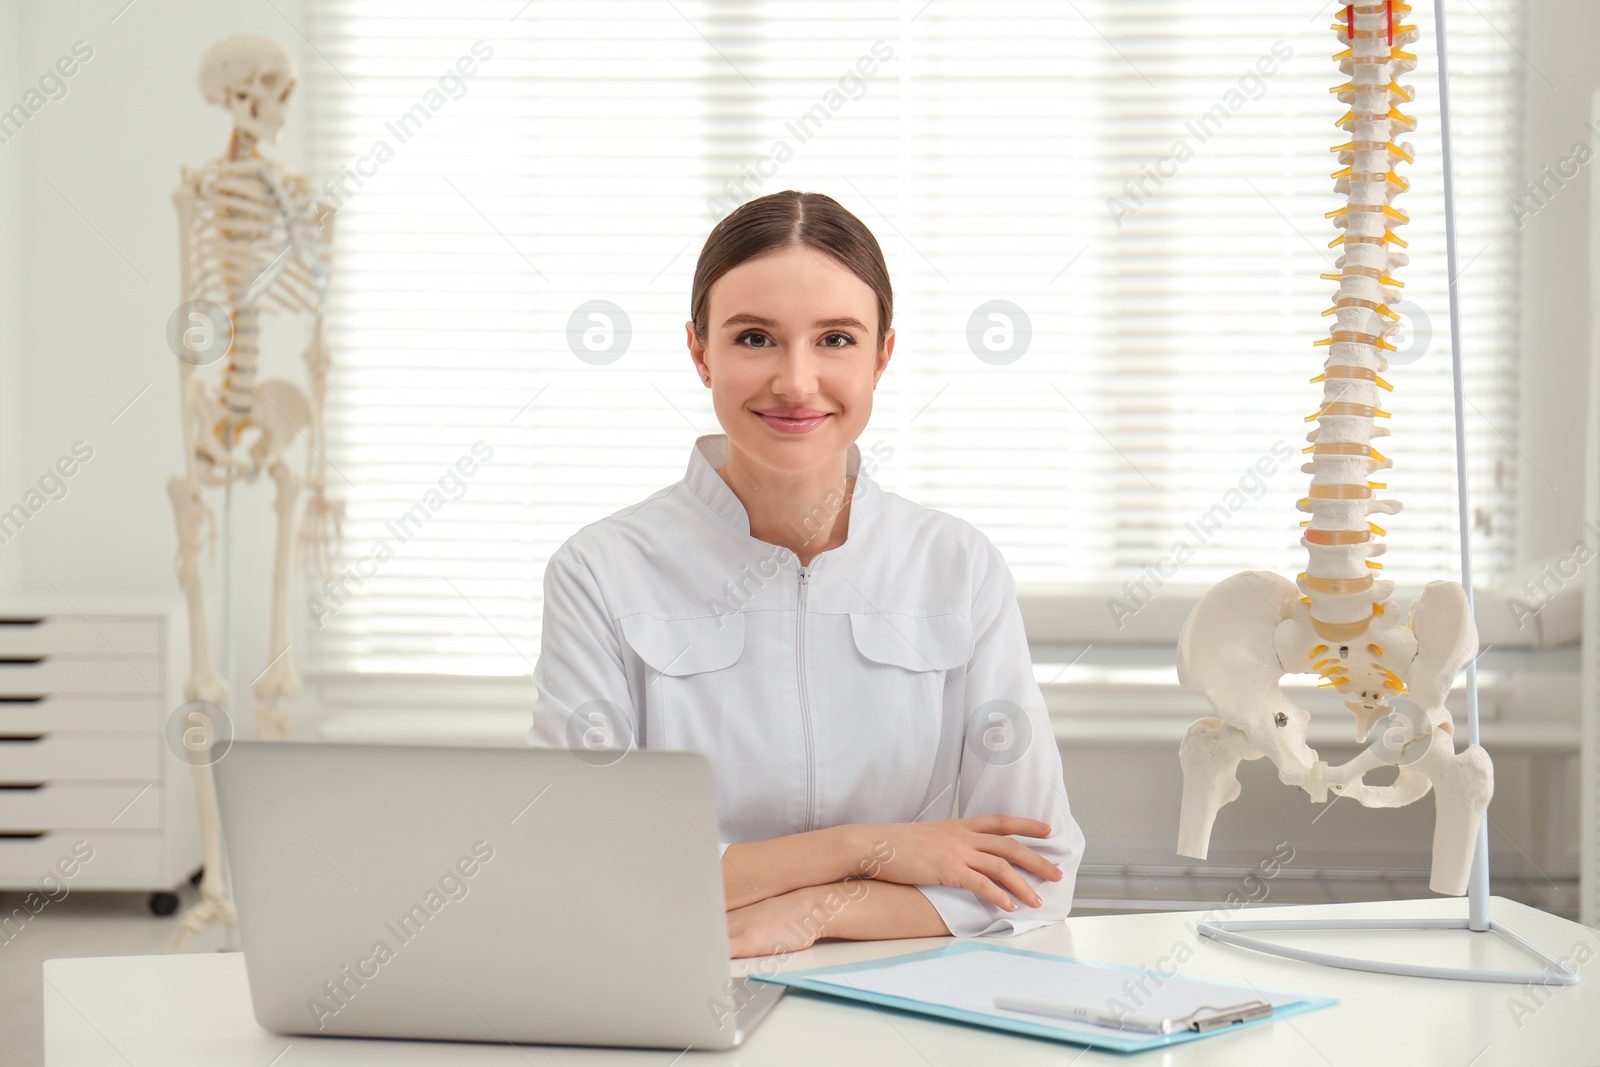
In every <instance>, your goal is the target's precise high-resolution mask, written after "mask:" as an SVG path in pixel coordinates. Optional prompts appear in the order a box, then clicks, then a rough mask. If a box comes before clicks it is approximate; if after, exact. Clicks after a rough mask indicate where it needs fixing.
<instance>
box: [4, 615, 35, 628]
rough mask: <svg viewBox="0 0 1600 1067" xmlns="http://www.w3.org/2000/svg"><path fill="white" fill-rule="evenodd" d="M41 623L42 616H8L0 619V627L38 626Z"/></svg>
mask: <svg viewBox="0 0 1600 1067" xmlns="http://www.w3.org/2000/svg"><path fill="white" fill-rule="evenodd" d="M42 622H44V616H43V615H31V616H30V615H8V616H6V617H4V618H0V626H38V625H39V624H40V623H42Z"/></svg>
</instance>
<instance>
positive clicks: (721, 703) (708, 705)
mask: <svg viewBox="0 0 1600 1067" xmlns="http://www.w3.org/2000/svg"><path fill="white" fill-rule="evenodd" d="M620 621H621V624H622V636H623V638H624V639H625V640H626V641H627V642H628V647H630V648H631V649H633V651H634V653H635V654H636V655H637V656H638V657H639V659H641V660H642V661H643V662H644V664H645V666H646V671H645V693H644V701H643V710H644V716H643V719H644V721H643V722H642V723H641V729H642V732H643V737H642V738H641V740H640V744H641V747H649V748H682V747H691V748H700V747H702V746H701V745H700V744H697V741H699V740H701V739H699V738H696V737H693V736H690V734H691V733H699V732H700V731H688V730H686V728H685V727H686V723H687V720H690V719H694V720H698V721H702V722H704V723H706V724H707V725H711V724H713V723H715V722H717V721H718V720H720V718H721V713H722V709H723V708H724V707H725V706H727V704H728V703H729V701H730V699H734V698H736V697H737V694H735V693H733V692H731V691H730V685H729V683H730V675H731V674H732V673H733V672H731V671H729V669H728V668H730V667H732V666H733V665H734V664H735V663H737V662H738V661H739V658H740V656H742V655H743V654H744V638H745V633H744V616H743V615H741V614H738V613H733V614H728V615H706V616H701V617H698V618H689V619H663V618H659V617H658V616H655V615H649V614H644V613H640V614H637V615H627V616H624V617H623V618H622V619H621V620H620Z"/></svg>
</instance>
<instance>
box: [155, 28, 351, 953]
mask: <svg viewBox="0 0 1600 1067" xmlns="http://www.w3.org/2000/svg"><path fill="white" fill-rule="evenodd" d="M199 81H200V88H201V90H202V91H203V92H204V94H205V98H206V101H207V102H208V103H212V104H217V105H219V106H221V107H224V108H226V109H227V110H228V111H229V113H230V114H231V115H232V116H233V121H234V130H233V135H232V138H231V140H230V142H229V145H228V150H227V152H226V153H225V154H224V155H222V156H220V157H219V158H217V159H214V160H211V161H210V162H208V163H206V164H204V165H203V166H201V167H199V168H198V169H195V170H190V169H189V168H187V167H185V168H183V169H182V180H181V181H180V182H179V183H178V188H177V189H176V190H175V191H174V192H173V194H172V199H173V203H174V204H175V205H176V206H177V210H178V223H179V245H180V250H181V254H180V263H181V268H182V273H183V278H182V293H183V297H182V299H183V304H182V305H180V308H179V312H180V315H183V316H186V317H187V319H188V320H190V322H192V323H193V324H194V327H193V328H194V329H200V330H201V334H202V335H203V336H208V337H210V336H212V332H213V330H212V328H215V331H214V332H215V334H216V335H218V336H220V337H221V338H222V341H221V342H219V341H217V340H216V337H212V341H211V343H210V344H209V345H202V346H200V347H199V348H196V347H195V346H192V345H189V344H188V343H187V342H185V344H186V348H187V349H188V350H187V351H186V352H185V351H180V352H179V355H180V360H179V384H180V404H181V413H182V422H183V454H184V473H183V474H182V475H180V476H174V477H173V478H171V479H170V480H169V481H168V482H167V492H168V494H169V495H170V496H171V498H172V506H173V510H174V512H175V514H176V518H177V527H178V555H177V570H178V579H179V582H180V584H181V585H182V586H183V591H184V595H185V597H186V599H187V603H188V611H189V642H190V644H189V651H190V660H189V664H190V665H189V678H188V682H187V684H186V685H185V688H184V698H185V699H186V700H189V701H206V702H208V703H210V704H214V705H218V706H225V705H226V702H227V699H228V688H227V682H226V681H225V680H224V679H223V677H222V675H221V674H220V673H218V671H217V668H216V665H215V663H214V661H213V658H212V649H211V641H210V635H209V630H208V627H207V624H206V610H205V597H204V591H203V589H202V588H201V583H200V568H199V554H200V545H201V540H202V534H203V533H204V532H205V530H206V529H207V528H209V529H210V530H211V531H212V532H213V533H214V532H215V529H216V517H215V513H214V512H213V511H212V509H211V507H210V506H209V505H208V504H207V503H206V501H205V496H204V490H205V489H206V488H207V487H214V486H232V485H233V483H235V482H237V481H240V480H241V479H242V480H243V481H245V482H252V483H253V482H254V481H255V480H256V478H257V477H258V476H259V475H260V474H261V472H262V471H263V470H264V471H266V472H267V475H268V476H269V477H270V478H271V479H272V481H273V484H274V485H275V486H276V489H277V493H276V498H275V500H274V503H273V509H274V512H275V514H276V516H277V537H276V551H275V554H274V558H273V570H272V622H271V633H270V638H269V648H268V650H267V651H268V662H267V666H266V669H265V670H263V671H262V672H261V674H260V675H259V676H258V677H257V678H256V680H255V682H254V684H253V686H252V691H253V693H254V695H255V697H256V700H257V702H258V703H257V706H256V710H255V719H256V733H257V735H258V736H260V737H270V738H284V737H287V736H288V734H289V715H288V712H287V711H285V710H284V708H283V704H282V702H283V701H285V700H293V699H294V698H295V697H297V696H298V695H299V693H300V680H299V678H298V676H297V675H296V674H295V670H294V661H293V659H292V658H291V656H290V650H289V615H288V598H289V577H290V557H289V553H290V548H291V540H290V539H291V535H292V534H293V533H294V519H295V510H296V506H297V505H298V503H299V498H300V494H301V492H302V490H304V491H305V492H306V493H307V499H306V505H305V514H304V518H303V520H302V524H301V526H300V529H299V547H300V556H301V560H302V563H304V564H308V565H312V566H315V567H316V568H317V570H318V571H319V572H321V573H322V574H323V575H324V577H331V575H330V574H329V573H328V572H329V569H330V561H331V557H332V554H333V552H334V549H335V545H336V543H337V541H338V538H339V535H340V530H339V525H340V519H341V514H342V509H341V505H340V504H339V503H338V502H336V501H334V500H332V499H331V498H330V497H329V495H328V493H327V460H326V457H325V456H324V454H323V440H324V438H323V397H324V394H325V390H326V382H327V372H328V363H329V360H328V351H327V348H326V346H325V345H324V343H323V339H322V311H323V307H324V304H325V302H326V297H327V282H328V268H329V246H330V244H331V242H332V236H333V234H332V230H333V210H332V208H331V207H330V206H329V205H327V204H325V203H323V202H322V201H320V200H318V199H316V198H315V197H314V196H312V195H311V192H310V184H309V182H308V181H307V180H306V179H305V177H303V176H302V175H299V174H296V173H294V172H292V171H289V170H287V169H286V168H284V167H282V166H280V165H279V164H278V163H276V162H274V161H273V160H271V159H267V158H265V157H263V156H262V155H261V154H260V152H259V151H258V150H257V146H258V145H259V144H261V143H263V142H264V143H267V144H272V143H274V142H276V140H277V137H278V131H279V130H280V129H282V127H283V123H284V115H285V111H286V108H287V106H288V102H289V97H290V94H291V93H292V92H293V90H294V86H295V73H294V66H293V63H292V62H291V60H290V58H289V55H288V54H287V53H286V52H285V51H284V50H283V49H282V48H281V47H279V46H278V45H277V44H276V43H275V42H273V41H271V40H269V39H267V38H264V37H256V36H250V35H240V36H234V37H228V38H226V39H224V40H221V41H218V42H217V43H216V44H214V45H212V46H211V47H210V48H208V49H207V50H206V52H205V54H204V55H203V56H202V57H201V59H200V73H199ZM263 311H288V312H304V313H308V314H310V315H313V316H315V320H314V324H313V327H312V332H311V341H310V344H308V345H307V347H306V349H305V352H304V353H303V356H304V359H305V361H306V367H307V371H308V377H309V383H310V395H309V396H307V395H306V393H305V392H304V391H302V390H301V389H300V388H299V387H298V386H296V385H294V384H293V383H291V382H288V381H285V380H281V379H267V380H263V381H257V380H256V370H257V359H258V356H259V345H258V338H259V332H260V320H261V314H262V312H263ZM208 317H210V318H213V319H221V320H222V321H221V322H216V321H211V322H206V321H204V320H206V319H207V318H208ZM188 325H189V324H188V323H180V328H184V327H186V326H188ZM191 336H193V334H192V332H191V331H190V330H189V329H185V337H191ZM228 342H231V343H230V344H228V347H227V348H226V358H227V362H226V364H225V367H226V371H225V374H224V376H223V377H222V380H221V381H220V383H208V382H207V381H206V380H204V379H203V378H202V377H200V376H197V375H196V374H195V369H196V367H197V366H199V365H203V364H206V363H209V362H211V361H212V359H214V358H216V357H217V356H221V355H222V354H223V353H222V351H221V350H222V348H223V344H224V343H228ZM175 350H176V348H175ZM297 435H298V436H302V437H305V438H306V442H307V446H308V451H307V455H306V468H305V473H304V475H303V476H302V475H300V474H297V473H296V472H295V471H294V470H292V469H291V468H290V466H289V463H288V462H287V461H286V459H285V456H286V452H287V449H288V448H289V446H290V445H291V444H293V443H294V439H295V437H296V436H297ZM214 545H215V541H214V540H213V546H214ZM213 555H214V548H213ZM214 727H215V724H211V725H210V728H209V729H208V733H209V732H210V731H211V730H214ZM192 762H194V763H195V764H196V765H195V775H196V786H197V790H196V793H197V797H198V802H199V806H200V821H201V829H202V832H203V834H204V838H205V877H204V879H203V881H202V883H201V895H202V899H201V902H200V903H199V904H197V905H196V906H195V907H194V908H193V909H191V910H190V912H189V913H188V914H187V915H185V917H184V921H183V925H182V927H181V928H180V930H179V931H178V933H177V935H176V936H175V937H174V938H173V942H172V944H170V945H169V946H168V948H169V950H171V949H175V948H177V947H179V946H181V945H182V944H183V942H184V941H185V940H186V939H187V937H188V936H189V935H190V934H192V933H193V932H195V931H196V930H198V929H200V928H201V927H202V926H204V925H205V924H206V923H207V922H211V921H219V922H226V923H230V924H231V923H232V922H233V921H234V920H233V906H232V904H231V903H230V902H229V901H228V900H227V899H226V896H225V895H224V893H223V890H222V883H221V880H220V875H219V873H218V872H219V871H220V868H221V852H220V828H219V825H218V822H217V814H216V790H215V787H214V785H213V782H212V777H211V767H210V760H209V759H205V758H202V759H198V760H194V761H192Z"/></svg>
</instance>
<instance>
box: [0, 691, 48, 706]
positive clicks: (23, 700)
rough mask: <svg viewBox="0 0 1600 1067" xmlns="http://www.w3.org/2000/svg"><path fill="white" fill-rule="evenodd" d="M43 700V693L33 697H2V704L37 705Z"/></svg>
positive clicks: (0, 698) (0, 699)
mask: <svg viewBox="0 0 1600 1067" xmlns="http://www.w3.org/2000/svg"><path fill="white" fill-rule="evenodd" d="M43 699H44V694H43V693H37V694H34V695H32V696H21V697H0V704H37V703H39V701H41V700H43Z"/></svg>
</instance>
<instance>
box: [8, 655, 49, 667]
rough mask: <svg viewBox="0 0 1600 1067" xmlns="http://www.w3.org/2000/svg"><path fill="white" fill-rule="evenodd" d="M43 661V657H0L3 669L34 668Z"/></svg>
mask: <svg viewBox="0 0 1600 1067" xmlns="http://www.w3.org/2000/svg"><path fill="white" fill-rule="evenodd" d="M44 661H45V657H44V656H0V666H3V667H36V666H38V665H39V664H41V663H43V662H44Z"/></svg>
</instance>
